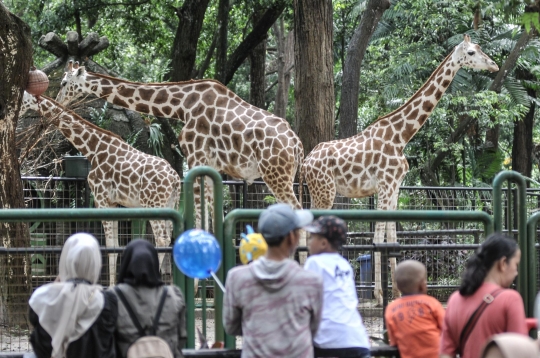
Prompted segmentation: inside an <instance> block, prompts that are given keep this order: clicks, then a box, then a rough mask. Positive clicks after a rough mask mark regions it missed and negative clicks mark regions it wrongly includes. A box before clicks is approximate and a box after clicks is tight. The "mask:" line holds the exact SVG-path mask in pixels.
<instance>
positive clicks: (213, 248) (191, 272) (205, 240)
mask: <svg viewBox="0 0 540 358" xmlns="http://www.w3.org/2000/svg"><path fill="white" fill-rule="evenodd" d="M173 257H174V263H175V264H176V266H177V267H178V269H179V270H180V271H182V273H183V274H184V275H186V276H189V277H192V278H200V279H203V278H208V277H210V276H211V274H210V272H214V273H215V272H216V271H217V270H218V269H219V265H221V248H220V247H219V243H218V242H217V240H216V238H215V237H214V235H212V234H210V233H209V232H206V231H204V230H201V229H191V230H188V231H186V232H184V233H183V234H182V235H180V236H179V237H178V239H177V240H176V242H175V243H174V247H173Z"/></svg>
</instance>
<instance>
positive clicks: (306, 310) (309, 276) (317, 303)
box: [223, 257, 323, 358]
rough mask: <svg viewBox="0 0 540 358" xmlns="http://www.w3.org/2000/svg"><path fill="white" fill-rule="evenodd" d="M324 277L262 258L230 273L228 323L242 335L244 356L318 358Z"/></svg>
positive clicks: (225, 314)
mask: <svg viewBox="0 0 540 358" xmlns="http://www.w3.org/2000/svg"><path fill="white" fill-rule="evenodd" d="M322 300H323V286H322V278H321V277H320V276H319V275H318V274H316V273H314V272H309V271H305V270H304V269H302V268H301V267H300V266H299V265H298V263H297V262H296V261H293V260H289V259H286V260H283V261H272V260H267V259H266V258H264V257H261V258H260V259H258V260H257V261H254V262H253V263H252V264H250V265H245V266H240V267H235V268H233V269H232V270H230V271H229V273H228V275H227V281H226V293H225V298H224V303H223V325H224V326H225V331H226V332H227V333H229V334H232V335H241V336H243V339H242V357H244V358H251V357H282V358H283V357H291V358H303V357H306V358H308V357H309V358H312V357H313V342H312V340H313V336H314V335H315V333H316V332H317V328H318V327H319V323H320V320H321V310H322Z"/></svg>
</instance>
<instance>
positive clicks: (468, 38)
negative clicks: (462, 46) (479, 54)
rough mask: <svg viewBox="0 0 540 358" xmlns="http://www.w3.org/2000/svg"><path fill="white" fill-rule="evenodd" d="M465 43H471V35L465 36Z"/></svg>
mask: <svg viewBox="0 0 540 358" xmlns="http://www.w3.org/2000/svg"><path fill="white" fill-rule="evenodd" d="M463 41H464V42H467V43H468V42H471V37H470V36H469V35H467V34H465V35H463Z"/></svg>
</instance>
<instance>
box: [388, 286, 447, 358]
mask: <svg viewBox="0 0 540 358" xmlns="http://www.w3.org/2000/svg"><path fill="white" fill-rule="evenodd" d="M384 319H385V321H386V327H387V329H388V337H389V339H390V344H391V345H393V346H397V347H398V349H399V354H400V356H401V358H416V357H422V358H438V357H439V342H440V339H441V331H442V326H443V320H444V308H443V306H442V305H441V303H440V302H439V301H437V300H436V299H435V298H433V297H431V296H428V295H423V294H418V295H410V296H404V297H402V298H399V299H397V300H395V301H394V302H392V303H390V304H389V305H388V307H387V308H386V312H385V314H384Z"/></svg>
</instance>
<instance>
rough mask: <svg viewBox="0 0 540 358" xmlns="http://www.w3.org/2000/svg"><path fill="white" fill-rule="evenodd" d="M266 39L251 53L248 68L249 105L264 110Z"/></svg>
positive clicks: (256, 13)
mask: <svg viewBox="0 0 540 358" xmlns="http://www.w3.org/2000/svg"><path fill="white" fill-rule="evenodd" d="M254 13H255V15H254V16H253V21H254V22H257V21H258V20H259V18H260V15H261V11H257V10H255V11H254ZM266 38H267V36H265V37H264V39H263V40H262V41H261V42H260V43H259V44H258V45H257V46H255V48H254V49H253V50H252V51H251V54H250V55H249V60H250V62H251V67H250V76H249V77H250V92H249V103H251V104H252V105H254V106H255V107H259V108H262V109H266V104H265V102H264V90H265V87H266V86H265V81H264V80H265V77H266V76H265V68H266V66H265V65H266Z"/></svg>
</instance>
